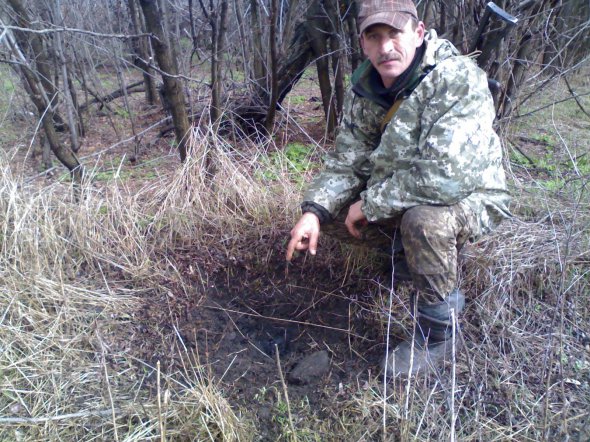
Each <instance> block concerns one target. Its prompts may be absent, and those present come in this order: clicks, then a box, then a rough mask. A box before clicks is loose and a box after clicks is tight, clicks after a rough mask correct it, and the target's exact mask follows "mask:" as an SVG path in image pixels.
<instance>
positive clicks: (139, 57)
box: [127, 0, 158, 105]
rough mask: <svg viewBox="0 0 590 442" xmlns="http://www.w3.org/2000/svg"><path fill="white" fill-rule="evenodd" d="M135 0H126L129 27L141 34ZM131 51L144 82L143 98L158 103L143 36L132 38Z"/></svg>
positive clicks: (141, 27)
mask: <svg viewBox="0 0 590 442" xmlns="http://www.w3.org/2000/svg"><path fill="white" fill-rule="evenodd" d="M136 2H137V0H127V7H128V9H129V16H130V18H131V29H133V33H134V34H142V33H143V32H144V29H145V26H144V23H143V20H141V15H140V14H139V11H138V10H137V3H136ZM132 44H133V51H134V52H135V54H136V56H135V57H134V60H133V63H134V64H135V65H136V66H137V67H138V68H139V69H141V71H142V74H143V82H144V84H145V99H146V101H147V102H148V104H150V105H155V104H157V103H158V90H157V88H156V82H155V81H154V70H153V69H152V68H151V67H150V65H149V63H148V60H149V59H150V58H151V51H150V47H149V44H148V41H147V40H146V39H145V38H141V37H137V38H133V39H132Z"/></svg>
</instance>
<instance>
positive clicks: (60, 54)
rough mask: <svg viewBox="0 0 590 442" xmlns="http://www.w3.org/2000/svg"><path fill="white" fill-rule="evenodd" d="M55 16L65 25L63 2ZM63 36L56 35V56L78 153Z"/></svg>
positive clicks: (71, 130) (57, 7)
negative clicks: (62, 10)
mask: <svg viewBox="0 0 590 442" xmlns="http://www.w3.org/2000/svg"><path fill="white" fill-rule="evenodd" d="M53 16H54V17H55V20H56V21H58V22H59V23H60V24H62V25H63V18H62V15H61V2H60V0H57V1H56V3H55V9H54V11H53ZM61 37H62V35H61V33H60V32H58V33H56V35H55V48H54V49H55V54H56V57H57V60H58V62H59V65H60V69H61V77H62V84H63V89H64V90H63V95H64V97H65V104H66V116H67V118H68V126H69V128H70V143H71V149H72V151H74V152H78V150H80V141H79V140H78V124H77V121H76V118H75V114H74V101H73V99H72V94H71V93H70V88H69V85H70V81H69V76H68V69H67V67H66V57H65V55H64V48H63V44H62V38H61Z"/></svg>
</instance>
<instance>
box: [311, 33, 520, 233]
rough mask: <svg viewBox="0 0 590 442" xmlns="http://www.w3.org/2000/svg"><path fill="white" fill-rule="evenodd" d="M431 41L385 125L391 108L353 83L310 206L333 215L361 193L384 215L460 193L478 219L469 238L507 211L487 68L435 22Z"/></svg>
mask: <svg viewBox="0 0 590 442" xmlns="http://www.w3.org/2000/svg"><path fill="white" fill-rule="evenodd" d="M425 41H426V48H425V52H424V55H423V57H422V61H421V62H420V66H419V67H418V69H419V70H420V71H421V72H422V73H424V74H425V76H424V77H423V79H422V80H421V81H420V83H419V84H418V85H417V86H416V87H415V88H414V89H413V91H412V92H411V93H410V94H409V96H408V97H407V98H406V99H405V100H404V101H403V102H402V104H401V106H400V107H399V109H398V110H397V112H396V113H395V115H394V116H393V118H392V119H391V121H390V122H389V124H388V125H387V126H386V127H385V129H384V130H383V132H381V127H380V126H381V122H382V120H383V118H384V116H385V114H386V113H387V111H388V110H389V109H388V108H386V107H384V106H383V104H379V102H378V101H377V100H372V99H370V94H364V95H365V96H360V95H359V94H357V93H355V92H353V91H352V90H351V91H350V92H349V93H348V96H347V98H346V101H345V105H344V112H343V119H342V122H341V125H340V127H339V129H338V133H337V136H336V141H335V151H334V152H332V153H330V154H329V155H328V156H327V158H326V160H325V170H324V171H323V172H322V173H321V174H320V175H318V176H317V177H316V179H315V180H314V181H313V182H312V184H311V185H310V187H309V188H308V190H307V191H306V193H305V195H304V203H303V205H302V209H303V211H304V212H305V211H313V212H314V213H317V210H316V211H314V210H312V209H310V210H307V209H306V207H307V208H308V209H309V208H310V207H312V208H313V207H314V206H316V207H317V206H320V207H319V208H320V212H323V213H325V214H326V213H327V214H329V216H328V217H327V218H328V219H330V218H333V217H335V216H336V215H337V214H338V212H340V210H342V209H343V208H344V207H345V206H347V205H349V204H350V203H352V202H353V201H354V200H356V199H358V198H361V199H362V200H363V208H362V210H363V213H364V214H365V216H366V218H367V219H368V220H369V221H371V222H379V221H384V220H386V219H389V218H394V217H398V216H400V215H401V214H402V213H403V212H404V211H405V210H407V209H409V208H411V207H413V206H417V205H452V204H455V203H458V202H463V203H465V204H467V205H468V206H469V207H470V208H471V209H472V210H473V212H474V213H475V214H476V216H477V218H478V221H479V227H480V231H479V232H474V238H471V239H472V240H473V239H476V237H477V236H479V235H480V234H482V233H486V232H487V231H489V230H491V229H492V228H493V227H494V226H495V225H496V224H497V223H498V222H499V221H501V220H502V219H503V218H505V217H508V216H510V213H509V211H508V207H507V204H508V201H509V194H508V192H507V189H506V182H505V175H504V170H503V167H502V148H501V145H500V140H499V138H498V136H497V135H496V133H495V132H494V129H493V127H492V123H493V120H494V117H495V115H494V114H495V112H494V105H493V101H492V97H491V95H490V92H489V90H488V86H487V78H486V74H485V73H484V72H483V71H482V70H481V69H479V68H478V67H477V65H476V63H475V62H474V61H473V60H472V59H470V58H469V57H466V56H461V55H460V54H459V52H458V51H457V49H456V48H455V47H454V46H453V45H452V44H451V43H450V42H448V41H446V40H443V39H439V38H437V36H436V33H435V32H434V31H429V32H428V33H427V34H426V39H425ZM369 69H372V68H371V67H370V68H369ZM355 75H356V74H355ZM353 79H354V77H353ZM353 85H354V82H353ZM356 89H357V90H358V88H356ZM367 96H368V97H369V98H367ZM322 208H323V209H322ZM324 209H325V210H324ZM321 218H322V217H320V219H321ZM323 221H324V220H323Z"/></svg>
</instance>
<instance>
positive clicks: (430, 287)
mask: <svg viewBox="0 0 590 442" xmlns="http://www.w3.org/2000/svg"><path fill="white" fill-rule="evenodd" d="M346 212H347V210H346V209H345V210H343V211H342V213H341V214H340V215H339V216H337V217H336V220H335V221H334V222H332V223H330V224H326V225H325V226H322V232H323V233H325V234H328V235H330V236H332V237H335V238H337V239H339V240H341V241H343V242H347V243H350V244H354V245H360V244H362V245H365V246H368V247H375V248H381V249H383V250H386V249H387V248H388V247H391V248H392V249H393V252H394V253H398V254H399V253H401V252H403V255H404V257H405V260H406V262H407V265H408V269H409V272H410V276H411V278H412V281H413V284H414V288H415V289H416V290H417V291H418V293H417V294H416V299H418V305H419V306H421V305H431V304H435V303H440V302H441V301H443V300H444V299H445V297H446V296H447V295H448V294H449V293H451V292H452V291H453V290H454V289H455V288H457V284H458V281H457V260H458V256H459V251H460V250H461V248H462V247H463V245H464V244H465V243H466V242H467V241H468V239H469V237H471V236H472V234H473V230H474V229H478V221H477V217H476V216H475V214H474V213H473V211H472V210H471V209H470V208H469V206H467V205H466V204H465V203H458V204H453V205H451V206H415V207H413V208H411V209H408V210H406V211H405V212H404V213H403V215H402V216H400V217H398V218H393V219H389V220H388V221H387V222H385V223H369V224H368V225H367V226H364V227H361V228H360V230H361V235H362V236H361V239H357V238H355V237H353V236H352V235H351V234H350V233H349V232H348V230H347V228H346V226H345V225H344V219H345V218H346V216H345V215H346ZM392 241H393V246H392Z"/></svg>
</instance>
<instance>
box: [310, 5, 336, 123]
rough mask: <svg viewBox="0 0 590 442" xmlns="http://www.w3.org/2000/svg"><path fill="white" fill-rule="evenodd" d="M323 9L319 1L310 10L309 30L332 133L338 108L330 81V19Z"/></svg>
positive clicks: (327, 121) (327, 118) (323, 101)
mask: <svg viewBox="0 0 590 442" xmlns="http://www.w3.org/2000/svg"><path fill="white" fill-rule="evenodd" d="M326 18H327V17H326V13H325V11H324V10H323V5H320V4H319V2H318V3H316V4H315V5H314V7H313V8H312V9H311V10H310V11H309V14H308V17H307V32H308V34H309V36H310V43H311V47H312V49H313V53H314V56H315V62H316V68H317V72H318V82H319V84H320V91H321V94H322V104H323V106H324V114H325V115H326V124H327V128H326V131H327V133H328V134H332V133H333V132H334V129H335V128H336V121H337V116H336V108H335V106H334V100H333V96H332V84H331V81H330V62H329V60H330V58H329V55H328V46H327V42H326V35H327V34H328V35H329V34H331V31H330V30H329V28H328V23H327V22H328V20H327V19H326Z"/></svg>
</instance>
